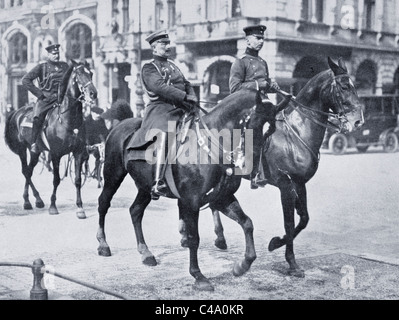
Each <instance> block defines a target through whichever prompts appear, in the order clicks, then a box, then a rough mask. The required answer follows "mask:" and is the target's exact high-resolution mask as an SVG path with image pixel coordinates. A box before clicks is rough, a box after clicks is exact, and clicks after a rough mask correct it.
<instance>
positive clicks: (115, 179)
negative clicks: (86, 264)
mask: <svg viewBox="0 0 399 320" xmlns="http://www.w3.org/2000/svg"><path fill="white" fill-rule="evenodd" d="M126 174H127V172H126V171H124V169H122V168H120V167H117V168H112V167H110V166H107V165H106V166H104V188H103V190H102V191H101V194H100V196H99V198H98V215H99V222H98V224H99V226H98V230H97V240H98V242H99V244H100V245H99V246H98V249H97V251H98V254H99V255H100V256H103V257H109V256H111V249H110V248H109V245H108V243H107V241H106V237H105V216H106V215H107V212H108V209H109V208H110V206H111V200H112V197H113V196H114V194H115V193H116V191H117V190H118V188H119V186H120V185H121V183H122V182H123V179H124V178H125V176H126Z"/></svg>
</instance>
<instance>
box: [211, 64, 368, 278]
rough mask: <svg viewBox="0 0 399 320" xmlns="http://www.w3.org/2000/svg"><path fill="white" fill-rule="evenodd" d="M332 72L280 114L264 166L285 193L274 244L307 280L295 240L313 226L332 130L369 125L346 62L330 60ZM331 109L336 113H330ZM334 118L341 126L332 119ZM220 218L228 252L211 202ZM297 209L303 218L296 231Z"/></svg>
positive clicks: (267, 142) (317, 79)
mask: <svg viewBox="0 0 399 320" xmlns="http://www.w3.org/2000/svg"><path fill="white" fill-rule="evenodd" d="M328 64H329V66H330V69H329V70H326V71H323V72H321V73H320V74H318V75H316V76H315V77H313V78H312V79H310V80H309V82H308V83H307V84H306V85H305V87H304V88H303V89H302V90H301V91H300V92H299V94H298V96H297V97H296V99H295V101H293V102H291V104H290V106H289V107H288V108H287V109H285V110H284V111H283V112H282V113H281V114H280V116H279V118H278V121H277V124H276V131H275V133H274V134H273V135H271V136H270V137H269V138H267V139H266V140H265V142H264V147H263V152H262V155H263V158H264V159H267V161H263V164H264V165H263V167H264V171H265V174H266V176H267V178H268V181H269V184H271V185H273V186H275V187H277V188H279V189H280V194H281V203H282V207H283V213H284V227H285V232H286V235H284V236H283V237H282V238H280V237H274V238H273V239H272V240H271V241H270V243H269V250H270V251H273V250H275V249H278V248H280V247H282V246H284V245H285V246H286V251H285V258H286V260H287V262H288V264H289V270H288V273H289V274H290V275H294V276H297V277H304V275H305V274H304V271H303V270H301V269H300V267H299V266H298V264H297V263H296V260H295V255H294V238H295V237H296V236H297V235H298V234H299V233H300V232H301V231H302V230H303V229H305V227H306V226H307V224H308V221H309V214H308V208H307V195H306V183H307V182H308V181H309V180H310V179H311V178H312V177H313V176H314V174H315V173H316V171H317V168H318V164H319V156H320V153H319V150H320V147H321V144H322V142H323V138H324V134H325V131H326V128H327V127H332V128H335V129H336V130H341V131H352V130H354V129H356V128H359V127H360V126H361V125H362V124H363V123H364V118H363V113H362V107H361V103H360V101H359V98H358V96H357V93H356V89H355V87H354V85H353V82H352V80H351V79H350V77H349V75H348V72H347V69H346V67H345V65H344V63H343V61H342V60H341V59H340V60H339V63H338V65H337V64H335V63H334V62H333V61H332V60H331V59H330V58H328ZM330 110H331V112H332V113H331V112H329V111H330ZM329 116H330V117H332V118H334V119H335V120H337V122H338V123H340V124H341V125H340V128H337V126H334V124H333V123H330V122H329V121H328V117H329ZM210 208H211V209H212V213H213V216H214V223H215V233H216V235H217V240H216V242H215V245H216V246H218V247H220V248H221V249H225V248H226V244H225V243H226V240H225V238H224V234H223V226H222V224H221V221H220V217H219V213H218V211H217V206H215V204H214V203H211V204H210ZM295 210H296V212H297V214H298V215H299V217H300V220H299V223H298V225H297V226H296V227H295V221H294V215H295Z"/></svg>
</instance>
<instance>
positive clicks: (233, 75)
mask: <svg viewBox="0 0 399 320" xmlns="http://www.w3.org/2000/svg"><path fill="white" fill-rule="evenodd" d="M243 30H244V32H245V35H246V41H247V48H246V51H245V54H244V55H243V56H242V57H240V58H238V59H236V61H234V63H233V65H232V66H231V70H230V79H229V86H230V92H231V93H234V92H236V91H239V90H242V89H252V90H256V89H257V90H261V92H262V94H263V102H267V103H268V104H269V105H270V106H271V107H273V108H275V111H276V113H277V112H278V111H280V110H282V109H284V108H285V107H287V105H288V103H289V101H290V99H291V96H290V95H288V96H286V97H285V99H284V100H283V101H282V102H281V103H280V104H279V105H278V106H273V103H272V102H271V101H270V100H269V99H268V97H267V93H274V92H276V91H279V90H280V87H279V86H278V84H277V83H276V82H275V81H271V79H270V77H269V68H268V65H267V63H266V61H265V60H263V59H262V58H261V57H259V51H260V50H261V49H262V47H263V42H264V32H265V30H266V26H264V25H254V26H248V27H245V28H244V29H243ZM269 122H271V123H270V125H271V127H273V126H274V123H273V122H274V119H271V121H269ZM272 132H273V129H269V131H268V133H269V134H271V133H272ZM259 141H262V139H259ZM254 149H256V150H259V152H254V157H253V168H254V170H253V171H252V173H251V188H252V189H257V188H258V187H259V186H264V185H265V184H266V183H267V181H266V180H262V179H260V178H259V162H260V156H261V148H254Z"/></svg>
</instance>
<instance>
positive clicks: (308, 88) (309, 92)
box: [297, 69, 331, 100]
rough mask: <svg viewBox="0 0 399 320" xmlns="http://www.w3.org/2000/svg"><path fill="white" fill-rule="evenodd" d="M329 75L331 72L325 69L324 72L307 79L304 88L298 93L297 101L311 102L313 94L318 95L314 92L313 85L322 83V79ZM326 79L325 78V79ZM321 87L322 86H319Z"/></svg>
mask: <svg viewBox="0 0 399 320" xmlns="http://www.w3.org/2000/svg"><path fill="white" fill-rule="evenodd" d="M330 74H331V70H330V69H327V70H324V71H322V72H320V73H318V74H317V75H315V76H314V77H313V78H311V79H309V81H308V82H306V84H305V86H304V87H303V88H302V89H301V90H300V91H299V93H298V94H297V99H299V100H302V99H304V100H311V99H312V98H313V96H314V95H315V94H319V93H318V92H316V91H315V90H314V89H315V83H316V84H317V85H320V83H322V82H324V81H323V80H322V78H324V77H326V76H327V75H330ZM326 78H327V77H326ZM320 87H322V86H320Z"/></svg>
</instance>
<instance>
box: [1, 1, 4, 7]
mask: <svg viewBox="0 0 399 320" xmlns="http://www.w3.org/2000/svg"><path fill="white" fill-rule="evenodd" d="M0 9H4V0H0Z"/></svg>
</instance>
